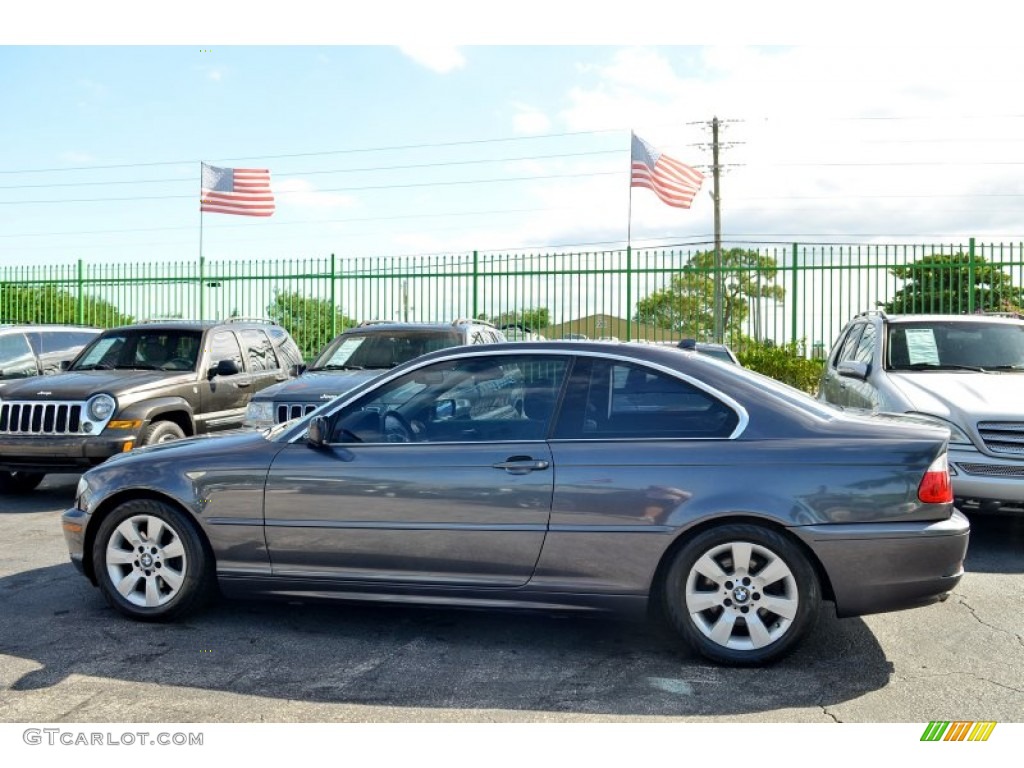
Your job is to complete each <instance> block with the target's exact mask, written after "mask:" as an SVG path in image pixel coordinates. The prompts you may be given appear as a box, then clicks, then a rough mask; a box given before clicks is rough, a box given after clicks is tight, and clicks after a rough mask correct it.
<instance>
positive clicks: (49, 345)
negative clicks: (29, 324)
mask: <svg viewBox="0 0 1024 768" xmlns="http://www.w3.org/2000/svg"><path fill="white" fill-rule="evenodd" d="M94 338H96V334H95V333H88V332H86V331H40V332H39V333H38V334H36V338H35V343H36V347H37V348H38V349H39V351H40V353H42V354H51V353H54V352H65V351H67V352H70V351H73V350H75V349H77V348H79V347H84V346H85V345H86V344H88V343H89V342H90V341H92V340H93V339H94ZM69 356H70V355H69Z"/></svg>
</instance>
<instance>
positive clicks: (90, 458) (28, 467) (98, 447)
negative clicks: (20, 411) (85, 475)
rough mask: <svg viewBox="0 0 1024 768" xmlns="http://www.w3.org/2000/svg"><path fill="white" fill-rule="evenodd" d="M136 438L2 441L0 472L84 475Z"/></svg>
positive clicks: (66, 436)
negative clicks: (82, 472)
mask: <svg viewBox="0 0 1024 768" xmlns="http://www.w3.org/2000/svg"><path fill="white" fill-rule="evenodd" d="M135 440H136V435H135V434H134V433H130V434H129V433H125V434H123V435H120V436H117V437H110V436H106V435H96V436H95V437H92V436H89V437H86V436H84V435H62V436H59V437H52V436H42V435H33V436H26V437H12V436H9V435H6V436H3V437H0V471H7V472H17V471H22V472H61V471H64V472H80V471H82V470H83V469H88V468H89V467H94V466H96V465H97V464H100V463H102V462H103V461H104V460H106V459H109V458H110V457H111V456H115V455H117V454H119V453H123V452H124V451H125V449H126V444H127V443H132V444H134V443H135Z"/></svg>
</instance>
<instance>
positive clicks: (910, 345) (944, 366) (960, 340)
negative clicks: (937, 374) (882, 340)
mask: <svg viewBox="0 0 1024 768" xmlns="http://www.w3.org/2000/svg"><path fill="white" fill-rule="evenodd" d="M886 369H887V370H890V371H929V370H932V371H935V370H945V371H956V370H968V371H1024V323H985V322H960V321H956V320H935V321H930V322H923V321H922V322H914V323H899V324H893V325H891V326H890V328H889V338H888V345H887V353H886Z"/></svg>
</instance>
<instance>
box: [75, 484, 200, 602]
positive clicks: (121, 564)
mask: <svg viewBox="0 0 1024 768" xmlns="http://www.w3.org/2000/svg"><path fill="white" fill-rule="evenodd" d="M92 562H93V569H94V572H95V574H96V580H97V582H98V584H99V587H100V591H102V592H103V596H104V597H105V598H106V600H107V602H108V603H110V605H111V606H112V607H113V608H116V609H117V610H118V611H120V612H121V613H123V614H124V615H125V616H128V617H130V618H132V619H138V620H141V621H165V620H170V619H176V618H179V617H181V616H185V615H186V614H189V613H192V612H193V611H196V610H198V609H199V608H201V607H202V606H203V605H204V604H205V603H206V602H207V601H208V600H209V598H210V597H211V596H212V595H213V593H214V585H215V579H216V576H215V573H214V568H213V559H212V557H210V555H209V554H208V553H207V550H206V549H205V548H204V546H203V542H202V541H201V539H200V538H199V534H198V533H197V532H196V529H195V527H194V525H193V523H192V521H190V520H189V519H188V518H187V517H186V516H185V514H183V513H182V512H180V511H179V510H177V509H176V508H174V507H172V506H171V505H169V504H166V503H164V502H162V501H156V500H154V499H135V500H133V501H126V502H125V503H123V504H121V505H120V506H119V507H117V508H116V509H115V510H114V511H113V512H111V514H110V515H109V516H107V518H106V519H104V520H103V522H102V523H101V524H100V528H99V531H97V533H96V540H95V541H94V542H93V546H92Z"/></svg>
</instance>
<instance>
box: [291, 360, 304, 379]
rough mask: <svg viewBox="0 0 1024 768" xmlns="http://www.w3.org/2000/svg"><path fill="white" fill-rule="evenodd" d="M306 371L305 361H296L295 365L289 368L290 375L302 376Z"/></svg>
mask: <svg viewBox="0 0 1024 768" xmlns="http://www.w3.org/2000/svg"><path fill="white" fill-rule="evenodd" d="M305 372H306V364H305V363H296V364H295V365H293V366H292V367H291V368H289V369H288V375H290V376H301V375H302V374H304V373H305Z"/></svg>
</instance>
